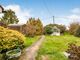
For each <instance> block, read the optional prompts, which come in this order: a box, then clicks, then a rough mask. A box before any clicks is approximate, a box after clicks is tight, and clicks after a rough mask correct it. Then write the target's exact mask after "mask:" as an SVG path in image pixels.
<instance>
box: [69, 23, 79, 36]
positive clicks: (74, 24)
mask: <svg viewBox="0 0 80 60" xmlns="http://www.w3.org/2000/svg"><path fill="white" fill-rule="evenodd" d="M78 26H79V23H78V22H73V23H71V24H70V26H69V33H70V34H72V35H74V33H75V29H76V28H77V27H78Z"/></svg>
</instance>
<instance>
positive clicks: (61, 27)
mask: <svg viewBox="0 0 80 60" xmlns="http://www.w3.org/2000/svg"><path fill="white" fill-rule="evenodd" d="M54 26H56V27H58V28H59V29H60V33H61V34H63V33H65V31H66V27H65V26H64V25H58V24H49V25H46V26H45V27H44V32H45V33H47V30H49V29H48V28H50V30H49V31H50V32H51V33H52V31H51V30H52V29H53V27H54ZM47 27H48V28H47ZM46 29H47V30H46Z"/></svg>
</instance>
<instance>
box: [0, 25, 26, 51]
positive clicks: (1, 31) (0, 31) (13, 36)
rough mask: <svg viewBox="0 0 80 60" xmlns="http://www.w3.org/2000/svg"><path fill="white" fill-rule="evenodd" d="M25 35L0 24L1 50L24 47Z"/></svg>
mask: <svg viewBox="0 0 80 60" xmlns="http://www.w3.org/2000/svg"><path fill="white" fill-rule="evenodd" d="M24 39H25V37H24V36H23V35H22V34H21V33H19V32H17V31H13V30H10V29H7V28H3V27H1V26H0V51H1V52H6V51H7V50H10V49H14V48H18V47H19V48H22V46H23V45H24Z"/></svg>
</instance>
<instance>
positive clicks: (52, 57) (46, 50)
mask: <svg viewBox="0 0 80 60" xmlns="http://www.w3.org/2000/svg"><path fill="white" fill-rule="evenodd" d="M75 42H77V44H78V45H80V38H78V37H74V36H72V35H64V36H46V38H45V41H44V42H43V44H42V46H41V48H40V50H39V52H38V56H37V60H42V59H41V56H46V55H47V56H48V58H49V60H68V59H67V58H66V57H65V56H64V54H63V52H65V51H66V50H67V48H68V44H69V43H75Z"/></svg>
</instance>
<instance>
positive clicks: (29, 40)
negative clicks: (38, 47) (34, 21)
mask: <svg viewBox="0 0 80 60" xmlns="http://www.w3.org/2000/svg"><path fill="white" fill-rule="evenodd" d="M38 38H39V36H35V37H26V40H25V47H29V46H31V45H32V44H33V43H34V42H36V41H37V40H38Z"/></svg>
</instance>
